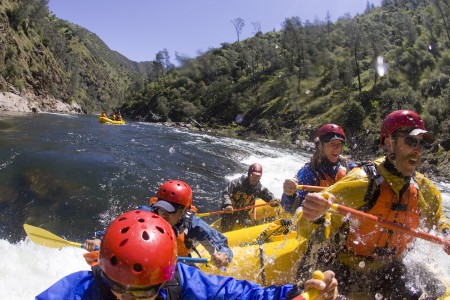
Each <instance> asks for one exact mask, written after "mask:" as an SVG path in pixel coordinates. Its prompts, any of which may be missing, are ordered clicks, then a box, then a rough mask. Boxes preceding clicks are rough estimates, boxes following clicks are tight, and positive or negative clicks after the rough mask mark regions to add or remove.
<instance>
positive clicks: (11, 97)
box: [0, 92, 85, 114]
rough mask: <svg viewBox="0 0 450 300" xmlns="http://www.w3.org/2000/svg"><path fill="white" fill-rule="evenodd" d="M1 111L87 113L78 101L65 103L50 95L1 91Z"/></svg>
mask: <svg viewBox="0 0 450 300" xmlns="http://www.w3.org/2000/svg"><path fill="white" fill-rule="evenodd" d="M0 111H14V112H28V113H42V112H52V113H68V114H81V113H85V112H84V111H83V110H82V109H81V106H80V105H79V104H78V103H75V102H74V103H71V104H68V103H65V102H63V101H61V100H58V99H55V98H53V97H50V96H37V95H34V94H31V93H25V94H19V93H18V92H16V93H12V92H0Z"/></svg>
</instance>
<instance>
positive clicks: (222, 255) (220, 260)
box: [186, 216, 233, 268]
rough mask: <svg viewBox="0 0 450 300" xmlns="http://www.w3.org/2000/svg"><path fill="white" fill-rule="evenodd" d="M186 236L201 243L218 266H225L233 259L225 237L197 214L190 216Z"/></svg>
mask: <svg viewBox="0 0 450 300" xmlns="http://www.w3.org/2000/svg"><path fill="white" fill-rule="evenodd" d="M186 237H187V238H189V239H193V240H195V241H198V242H199V243H200V244H202V245H203V247H205V249H206V250H207V251H208V252H209V254H210V255H211V258H212V259H213V262H214V264H215V265H216V266H217V267H218V268H220V267H225V266H227V265H228V264H229V263H230V262H231V260H232V259H233V251H231V249H230V247H228V239H227V237H226V236H224V235H223V234H222V233H220V232H219V231H217V230H215V229H214V228H212V227H211V226H210V225H209V224H208V223H206V222H205V221H204V220H202V219H201V218H199V217H197V216H194V217H193V218H192V222H191V226H190V228H189V229H188V232H187V234H186Z"/></svg>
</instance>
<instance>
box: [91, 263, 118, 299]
mask: <svg viewBox="0 0 450 300" xmlns="http://www.w3.org/2000/svg"><path fill="white" fill-rule="evenodd" d="M91 270H92V275H93V276H94V279H95V283H96V285H95V286H96V290H97V295H100V299H105V300H117V297H116V296H114V294H113V293H112V292H111V289H110V288H109V287H108V286H107V285H106V284H105V283H104V282H103V279H102V275H101V272H102V270H101V269H100V266H99V265H96V266H94V267H92V268H91Z"/></svg>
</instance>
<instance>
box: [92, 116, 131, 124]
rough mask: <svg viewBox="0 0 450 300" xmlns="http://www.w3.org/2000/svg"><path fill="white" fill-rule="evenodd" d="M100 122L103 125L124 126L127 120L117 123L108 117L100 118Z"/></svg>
mask: <svg viewBox="0 0 450 300" xmlns="http://www.w3.org/2000/svg"><path fill="white" fill-rule="evenodd" d="M98 122H99V123H102V124H114V125H123V124H125V120H123V119H122V120H120V121H115V120H111V119H109V118H106V117H99V118H98Z"/></svg>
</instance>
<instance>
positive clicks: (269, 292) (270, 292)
mask: <svg viewBox="0 0 450 300" xmlns="http://www.w3.org/2000/svg"><path fill="white" fill-rule="evenodd" d="M178 270H179V272H180V278H181V297H180V298H182V299H242V300H244V299H262V300H265V299H267V300H268V299H285V298H286V295H287V294H288V293H289V292H290V291H291V290H292V289H293V285H291V284H288V285H283V286H273V285H272V286H268V287H262V286H260V285H258V284H256V283H253V282H250V281H247V280H236V279H234V278H232V277H224V276H218V275H209V274H205V273H203V272H201V271H200V270H198V269H196V268H193V267H190V266H187V265H182V264H178ZM324 274H325V278H324V281H319V280H308V281H306V282H305V287H306V288H307V289H308V290H309V289H312V288H315V289H317V290H319V291H320V292H319V295H318V297H317V298H315V299H317V300H319V299H335V298H336V296H337V281H336V279H335V278H334V273H333V272H331V271H327V272H325V273H324ZM299 292H302V290H299ZM324 294H327V295H329V296H328V297H323V295H324Z"/></svg>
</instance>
